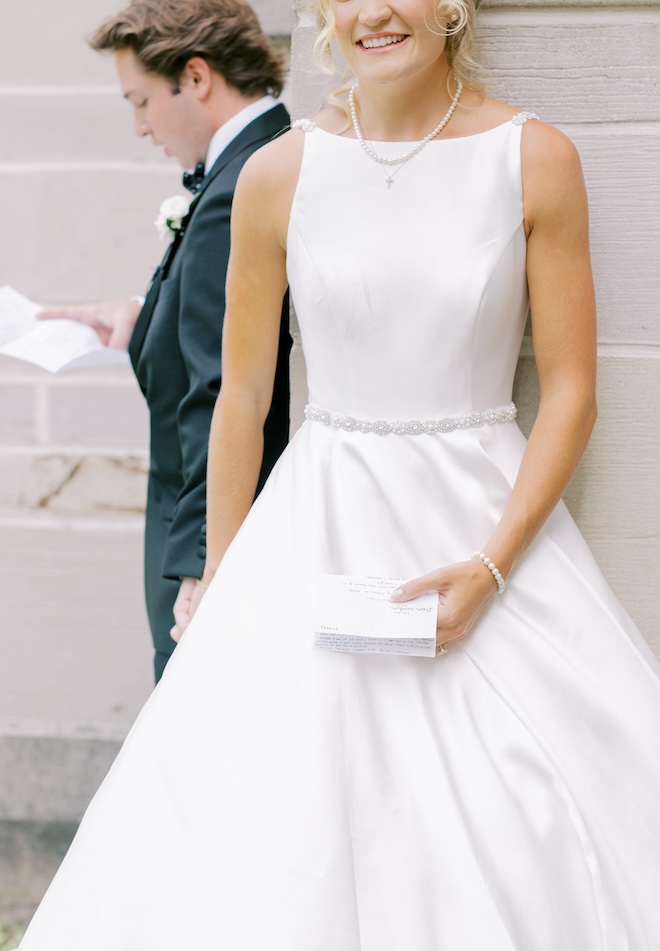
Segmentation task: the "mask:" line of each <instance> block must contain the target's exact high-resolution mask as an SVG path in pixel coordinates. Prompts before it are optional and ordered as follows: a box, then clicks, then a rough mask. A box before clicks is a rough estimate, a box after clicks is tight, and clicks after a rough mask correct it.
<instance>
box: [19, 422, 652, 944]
mask: <svg viewBox="0 0 660 951" xmlns="http://www.w3.org/2000/svg"><path fill="white" fill-rule="evenodd" d="M524 446H525V441H524V438H523V436H522V434H521V433H520V431H519V430H518V428H517V426H516V425H515V424H511V423H507V424H501V425H498V426H493V427H484V428H482V429H480V430H471V431H457V432H454V433H450V434H443V435H438V436H429V435H420V436H393V437H382V436H378V435H365V434H362V433H345V432H338V431H336V430H333V429H331V428H329V427H325V426H323V425H322V424H320V423H313V422H307V423H305V424H304V425H303V427H302V429H301V430H300V431H299V432H298V433H297V435H296V436H295V437H294V440H293V442H292V444H291V445H290V447H289V449H288V450H287V451H286V452H285V454H284V456H283V457H282V459H281V460H280V462H279V463H278V466H277V467H276V469H275V470H274V473H273V475H272V476H271V479H270V480H269V482H268V484H267V486H266V488H265V489H264V492H263V493H262V495H261V496H260V498H259V499H258V500H257V503H256V504H255V506H254V508H253V510H252V512H251V515H250V517H249V518H248V520H247V521H246V523H245V524H244V526H243V528H242V530H241V532H240V533H239V535H238V537H237V538H236V540H235V541H234V543H233V544H232V546H231V548H230V550H229V552H228V554H227V556H226V558H225V560H224V561H223V563H222V566H221V568H220V571H219V572H218V574H217V576H216V578H215V579H214V582H213V583H212V585H211V587H210V588H209V591H208V592H207V594H206V596H205V597H204V599H203V602H202V604H201V606H200V609H199V611H198V613H197V616H196V618H195V620H194V622H193V624H192V626H191V627H190V628H189V630H188V632H187V633H186V635H185V636H184V639H183V641H182V642H181V644H180V645H179V647H178V648H177V650H176V652H175V655H174V658H173V660H172V661H171V664H170V666H169V667H168V669H167V671H166V674H165V676H164V678H163V681H162V682H161V684H160V686H159V687H158V688H157V689H156V691H155V693H154V694H153V696H152V698H151V699H150V701H149V702H148V703H147V705H146V707H145V709H144V711H143V712H142V714H141V716H140V718H139V720H138V722H137V724H136V725H135V727H134V729H133V731H132V732H131V734H130V735H129V738H128V740H127V741H126V743H125V746H124V748H123V750H122V752H121V754H120V756H119V758H118V760H117V761H116V763H115V765H114V766H113V768H112V770H111V772H110V774H109V776H108V778H107V779H106V781H105V783H104V784H103V786H102V787H101V790H100V792H99V793H98V794H97V796H96V798H95V800H94V801H93V803H92V805H91V807H90V809H89V810H88V813H87V815H86V817H85V819H84V821H83V824H82V827H81V829H80V831H79V833H78V836H77V838H76V840H75V842H74V844H73V846H72V848H71V850H70V852H69V855H68V856H67V858H66V860H65V862H64V864H63V866H62V868H61V870H60V872H59V873H58V875H57V877H56V879H55V881H54V883H53V885H52V886H51V889H50V891H49V892H48V894H47V896H46V898H45V900H44V902H43V903H42V905H41V907H40V909H39V911H38V912H37V915H36V917H35V919H34V921H33V923H32V926H31V928H30V929H29V931H28V934H27V936H26V938H25V939H24V942H23V945H22V951H138V949H139V951H175V949H177V951H178V949H181V948H186V949H193V948H195V949H197V948H199V949H204V951H210V949H218V951H220V949H231V951H264V949H265V948H268V949H269V951H408V949H414V951H559V949H570V951H574V949H575V951H578V949H579V951H657V948H658V947H660V907H659V906H658V903H657V885H658V880H659V878H658V872H659V871H660V810H658V798H657V797H658V791H659V790H660V755H659V754H660V736H659V735H658V731H657V729H655V730H653V729H651V727H650V725H651V724H653V723H655V724H657V722H658V713H659V711H660V679H659V678H658V666H657V663H656V662H655V660H654V659H653V658H652V656H651V654H650V652H649V650H648V648H647V647H646V646H645V644H644V642H643V641H642V639H641V637H640V635H639V634H638V633H637V632H636V629H635V628H634V626H633V624H632V622H631V621H630V620H629V618H628V617H627V615H626V614H625V612H624V611H623V609H622V608H621V606H620V605H619V604H618V602H617V601H616V599H615V598H614V596H613V595H612V593H611V591H610V590H609V588H608V586H607V585H606V583H605V581H604V579H603V578H602V576H601V574H600V572H599V570H598V568H597V567H596V565H595V563H594V561H593V559H592V556H591V555H590V553H589V551H588V549H587V547H586V545H585V543H584V541H583V540H582V538H581V536H580V534H579V532H578V531H577V529H576V528H575V526H574V524H573V522H572V520H571V518H570V516H569V515H568V513H567V511H566V509H565V508H564V506H563V505H562V504H560V505H559V506H558V507H557V509H556V510H555V512H554V513H553V515H552V516H551V518H550V519H549V521H548V523H547V524H546V527H545V528H544V530H543V531H542V533H541V534H540V536H539V537H538V538H537V539H536V541H535V542H534V544H533V545H532V547H531V548H530V549H529V551H528V552H527V554H526V555H525V557H524V558H523V560H522V561H521V562H520V564H519V566H518V567H517V568H516V570H515V572H514V573H513V574H512V576H511V578H510V580H509V584H508V586H507V591H506V594H505V596H504V597H502V598H499V597H495V598H493V599H492V600H491V602H490V603H489V605H488V606H487V608H486V609H485V611H484V612H483V615H482V616H481V618H480V620H479V621H478V623H477V625H476V627H475V628H474V629H473V631H472V632H471V633H470V635H469V636H468V637H467V638H465V639H464V640H462V641H461V642H459V643H456V644H454V645H452V646H451V649H450V651H449V653H448V654H447V655H446V656H442V657H440V658H438V659H429V658H415V657H401V656H387V655H368V654H341V653H329V652H321V651H315V650H314V649H313V646H312V644H313V627H312V610H313V601H314V588H315V579H316V577H317V576H318V574H319V573H320V572H341V573H348V574H382V575H388V576H402V577H412V576H415V575H418V574H420V573H422V572H423V571H426V570H428V569H429V568H430V567H432V566H434V565H436V564H442V563H445V562H451V561H456V560H459V559H460V558H463V557H465V556H466V554H469V552H467V553H466V551H465V539H466V537H485V535H486V533H487V532H488V530H489V529H492V527H493V526H494V524H495V523H496V521H497V519H498V518H499V516H500V514H501V509H502V508H503V506H504V504H505V503H506V499H507V497H508V494H509V492H510V483H511V480H512V478H513V477H514V476H515V471H516V469H517V465H518V463H519V460H520V457H521V455H522V452H523V450H524ZM434 473H435V474H436V480H437V473H442V480H441V485H440V491H439V490H438V484H437V481H434ZM484 485H487V486H489V493H488V496H485V495H484V490H483V486H484ZM450 487H453V488H450Z"/></svg>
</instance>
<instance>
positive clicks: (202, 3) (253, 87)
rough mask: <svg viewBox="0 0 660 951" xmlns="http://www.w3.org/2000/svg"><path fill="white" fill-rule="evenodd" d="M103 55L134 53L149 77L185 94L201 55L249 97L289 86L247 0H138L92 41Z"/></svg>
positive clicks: (107, 22)
mask: <svg viewBox="0 0 660 951" xmlns="http://www.w3.org/2000/svg"><path fill="white" fill-rule="evenodd" d="M89 45H90V46H91V47H92V49H94V50H96V51H97V52H102V51H111V52H113V53H115V52H117V51H118V50H126V49H129V50H132V51H133V53H134V54H135V57H136V59H137V61H138V63H139V64H140V66H141V67H142V69H143V70H145V72H148V73H154V74H156V75H158V76H162V77H163V78H164V79H168V80H170V81H171V83H172V87H173V91H174V92H178V91H179V85H178V82H179V79H180V78H181V75H182V73H183V71H184V69H185V67H186V63H187V62H188V60H190V59H192V57H193V56H200V57H201V58H202V59H204V60H206V62H207V63H208V65H209V66H210V67H211V69H213V70H214V71H215V72H216V73H219V74H220V75H221V76H222V77H223V78H224V79H225V81H226V82H227V83H228V84H229V85H230V86H233V87H234V89H238V91H239V92H241V93H243V95H256V94H258V93H267V92H268V93H271V94H272V95H275V96H279V94H280V93H281V92H282V88H283V86H284V72H285V66H284V59H283V57H282V56H281V55H280V54H279V53H278V52H277V51H276V50H275V49H274V48H273V47H272V46H271V44H270V42H269V40H268V37H267V36H266V34H265V33H264V32H263V30H262V29H261V26H260V24H259V20H258V19H257V15H256V13H255V12H254V10H253V9H252V7H251V6H249V4H247V3H245V2H244V0H132V2H131V3H129V5H128V6H127V7H126V8H125V9H124V10H122V11H121V13H118V14H117V15H116V16H112V17H108V19H107V20H105V21H104V22H103V23H102V24H101V25H100V26H99V28H98V29H97V30H96V32H95V33H94V34H93V35H92V37H91V38H90V40H89Z"/></svg>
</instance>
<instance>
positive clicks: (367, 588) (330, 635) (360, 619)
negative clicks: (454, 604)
mask: <svg viewBox="0 0 660 951" xmlns="http://www.w3.org/2000/svg"><path fill="white" fill-rule="evenodd" d="M401 583H402V582H401V579H400V578H381V577H376V576H374V577H372V576H353V575H320V576H319V581H318V588H317V591H316V601H315V604H314V647H315V648H316V649H317V650H328V651H355V652H358V653H370V654H411V655H416V656H418V657H435V636H436V625H437V613H438V593H437V591H434V592H433V593H431V594H423V595H420V597H418V598H415V599H414V600H413V601H404V602H401V601H391V600H390V592H391V591H394V589H395V588H397V587H398V586H399V585H400V584H401Z"/></svg>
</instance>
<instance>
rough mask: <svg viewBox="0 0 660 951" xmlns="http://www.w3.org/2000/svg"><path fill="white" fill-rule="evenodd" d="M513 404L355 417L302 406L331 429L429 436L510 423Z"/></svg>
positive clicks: (306, 414)
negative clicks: (454, 412) (428, 415)
mask: <svg viewBox="0 0 660 951" xmlns="http://www.w3.org/2000/svg"><path fill="white" fill-rule="evenodd" d="M517 412H518V411H517V409H516V404H515V403H507V405H506V406H498V407H497V409H487V410H484V412H483V413H462V414H460V415H458V416H441V417H440V418H439V419H394V420H391V421H388V420H386V419H358V418H357V417H355V416H341V415H340V414H339V413H331V412H329V411H328V410H327V409H321V408H320V407H319V406H312V404H311V403H308V404H307V406H306V407H305V418H306V419H311V420H314V421H315V422H317V423H323V424H324V425H325V426H333V427H334V428H335V429H345V430H346V431H347V432H349V433H352V432H357V433H375V434H376V435H377V436H389V435H390V434H391V433H394V434H395V435H397V436H419V435H420V434H422V433H426V434H427V435H429V436H433V435H435V433H452V432H453V431H454V430H455V429H477V428H478V427H479V426H494V425H495V423H510V422H512V421H513V420H514V419H515V418H516V413H517Z"/></svg>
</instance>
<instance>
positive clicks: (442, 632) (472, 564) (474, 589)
mask: <svg viewBox="0 0 660 951" xmlns="http://www.w3.org/2000/svg"><path fill="white" fill-rule="evenodd" d="M427 591H437V592H438V595H439V602H438V632H437V636H436V644H437V646H438V649H439V648H440V646H441V645H442V646H443V647H447V645H448V644H451V643H453V642H454V641H457V640H460V638H462V637H465V635H466V634H467V633H468V631H469V630H470V628H471V627H472V625H473V624H474V622H475V621H476V620H477V617H478V616H479V613H480V611H481V609H482V608H483V607H484V605H485V604H486V602H487V601H489V600H490V599H491V597H492V596H493V595H494V594H496V593H497V585H496V584H495V581H494V579H493V576H492V574H491V573H490V571H488V570H487V569H486V568H485V566H484V565H483V564H482V563H481V562H480V561H477V560H471V561H461V562H458V563H456V564H454V565H447V566H446V567H444V568H438V569H437V570H436V571H431V572H429V573H428V574H427V575H422V576H421V577H419V578H413V579H412V580H411V581H406V583H405V584H403V585H401V587H400V588H397V589H396V590H395V591H393V592H392V593H391V595H390V597H391V598H392V600H393V601H411V600H412V599H413V598H417V597H419V595H420V594H426V592H427Z"/></svg>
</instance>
